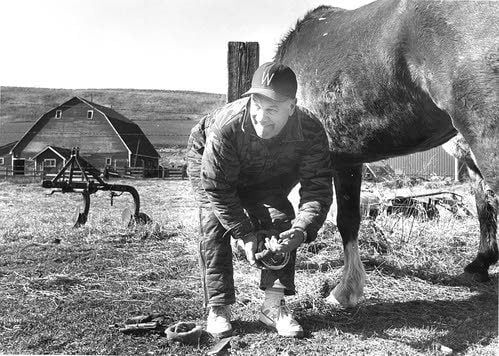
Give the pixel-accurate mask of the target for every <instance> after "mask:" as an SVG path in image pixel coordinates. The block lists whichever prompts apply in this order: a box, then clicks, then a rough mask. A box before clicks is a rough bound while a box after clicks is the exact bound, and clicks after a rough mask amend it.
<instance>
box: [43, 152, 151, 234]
mask: <svg viewBox="0 0 499 356" xmlns="http://www.w3.org/2000/svg"><path fill="white" fill-rule="evenodd" d="M79 151H80V149H79V147H73V149H72V150H71V157H70V158H69V160H68V161H67V162H66V164H64V166H63V167H62V168H61V170H60V171H59V172H58V173H57V174H56V176H55V177H54V178H53V179H51V180H43V182H42V187H43V188H48V189H53V190H52V192H51V193H49V194H48V195H51V194H54V193H57V192H60V193H80V194H81V195H82V196H83V202H84V208H83V212H82V211H81V210H80V207H77V208H76V212H75V216H74V227H80V226H82V225H84V224H85V223H86V222H87V219H88V212H89V210H90V195H91V194H94V193H96V192H97V191H99V190H103V191H109V195H110V198H111V206H112V205H113V199H114V197H118V196H120V195H122V194H123V193H124V192H127V193H130V194H131V195H132V198H133V202H134V205H135V208H134V211H133V212H132V211H131V210H130V209H128V208H126V209H125V210H124V211H123V212H122V215H121V217H122V221H123V223H125V224H126V226H128V227H132V226H133V225H135V224H137V223H139V224H145V223H148V222H150V221H151V219H150V218H149V216H147V215H146V214H144V213H141V212H140V197H139V193H138V192H137V190H136V189H135V188H134V187H132V186H130V185H125V184H108V183H106V182H104V181H103V180H102V179H101V177H100V172H99V171H98V170H97V169H96V168H95V167H93V166H92V165H91V164H89V163H88V162H87V161H85V160H84V159H82V158H81V157H80V154H79ZM78 175H81V179H80V177H78V178H76V176H78Z"/></svg>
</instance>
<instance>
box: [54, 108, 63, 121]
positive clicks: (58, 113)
mask: <svg viewBox="0 0 499 356" xmlns="http://www.w3.org/2000/svg"><path fill="white" fill-rule="evenodd" d="M61 117H62V110H56V111H55V118H56V119H60V118H61Z"/></svg>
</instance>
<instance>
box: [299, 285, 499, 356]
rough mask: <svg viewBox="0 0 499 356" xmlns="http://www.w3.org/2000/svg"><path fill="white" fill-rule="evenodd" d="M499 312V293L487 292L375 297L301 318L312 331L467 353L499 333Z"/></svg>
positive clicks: (489, 341)
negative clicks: (466, 295) (418, 297)
mask: <svg viewBox="0 0 499 356" xmlns="http://www.w3.org/2000/svg"><path fill="white" fill-rule="evenodd" d="M497 312H498V310H497V294H495V293H484V294H478V295H476V296H473V297H471V298H469V299H465V300H414V301H406V302H379V303H377V302H376V300H369V301H368V302H366V303H365V304H362V305H361V306H359V307H358V308H353V309H351V310H342V311H340V310H336V311H334V310H331V311H329V312H328V311H326V312H325V311H318V312H315V311H310V312H302V314H301V317H300V320H301V322H302V324H303V326H304V327H305V328H306V329H308V331H309V332H314V331H320V330H331V332H332V333H333V334H338V333H352V334H357V335H360V336H362V337H365V338H370V337H381V338H384V339H389V340H395V341H399V342H403V343H406V344H407V345H410V346H411V347H414V348H415V349H418V350H421V351H424V350H428V349H429V348H431V347H432V346H434V345H438V344H442V345H445V346H447V347H450V348H451V349H453V350H454V351H457V352H462V351H465V350H466V349H467V348H469V347H470V346H472V345H474V344H479V345H484V346H485V345H489V344H490V343H491V342H492V341H493V340H494V338H495V337H497Z"/></svg>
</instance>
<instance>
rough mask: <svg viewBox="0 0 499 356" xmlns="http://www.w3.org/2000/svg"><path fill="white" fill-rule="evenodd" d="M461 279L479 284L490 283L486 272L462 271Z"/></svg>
mask: <svg viewBox="0 0 499 356" xmlns="http://www.w3.org/2000/svg"><path fill="white" fill-rule="evenodd" d="M463 278H464V279H465V280H467V281H471V282H480V283H485V282H489V281H490V277H489V274H488V273H487V272H469V271H464V273H463Z"/></svg>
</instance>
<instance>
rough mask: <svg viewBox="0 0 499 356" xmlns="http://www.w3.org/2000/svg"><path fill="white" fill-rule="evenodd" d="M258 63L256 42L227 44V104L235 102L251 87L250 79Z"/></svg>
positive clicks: (258, 51) (258, 53)
mask: <svg viewBox="0 0 499 356" xmlns="http://www.w3.org/2000/svg"><path fill="white" fill-rule="evenodd" d="M259 62H260V48H259V45H258V42H229V51H228V55H227V68H228V71H229V90H228V92H227V102H228V103H230V102H232V101H234V100H237V99H239V98H240V97H241V95H242V94H243V93H244V92H245V91H247V90H248V89H249V88H250V87H251V78H252V77H253V73H255V70H256V69H257V68H258V65H259Z"/></svg>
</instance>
